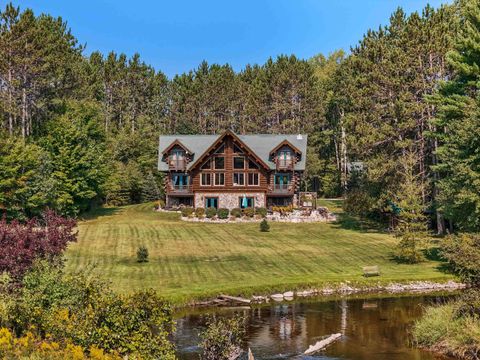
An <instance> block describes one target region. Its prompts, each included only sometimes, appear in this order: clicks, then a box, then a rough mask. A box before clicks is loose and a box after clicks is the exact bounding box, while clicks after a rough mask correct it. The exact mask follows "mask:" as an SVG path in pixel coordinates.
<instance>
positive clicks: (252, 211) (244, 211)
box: [242, 207, 255, 218]
mask: <svg viewBox="0 0 480 360" xmlns="http://www.w3.org/2000/svg"><path fill="white" fill-rule="evenodd" d="M242 214H243V216H245V217H249V218H252V217H253V216H254V215H255V209H254V208H252V207H247V208H245V209H242Z"/></svg>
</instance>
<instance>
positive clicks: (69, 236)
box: [0, 210, 77, 281]
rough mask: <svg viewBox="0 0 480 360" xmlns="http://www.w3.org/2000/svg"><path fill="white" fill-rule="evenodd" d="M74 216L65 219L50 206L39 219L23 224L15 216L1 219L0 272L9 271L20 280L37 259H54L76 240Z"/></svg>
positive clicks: (15, 278)
mask: <svg viewBox="0 0 480 360" xmlns="http://www.w3.org/2000/svg"><path fill="white" fill-rule="evenodd" d="M75 226H76V222H75V220H72V219H66V218H63V217H61V216H59V215H57V214H56V213H55V212H53V211H51V210H47V211H45V212H44V213H43V214H42V217H41V218H40V219H37V218H33V219H31V220H28V221H27V222H26V223H24V224H22V223H20V222H18V221H16V220H14V221H12V222H10V223H8V222H7V220H6V218H5V217H4V218H3V219H2V220H0V274H1V273H3V272H8V273H10V275H11V276H12V278H13V279H14V280H16V281H19V280H20V278H21V277H22V276H23V274H24V273H25V272H26V271H28V269H29V268H30V267H31V266H32V264H33V263H34V262H35V261H36V260H38V259H47V260H53V259H55V258H58V257H59V256H60V255H61V254H62V253H63V251H64V250H65V249H66V247H67V245H68V243H69V242H73V241H76V236H77V234H76V232H74V231H73V229H74V228H75Z"/></svg>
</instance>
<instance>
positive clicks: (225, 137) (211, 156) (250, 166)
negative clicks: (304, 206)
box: [158, 130, 307, 209]
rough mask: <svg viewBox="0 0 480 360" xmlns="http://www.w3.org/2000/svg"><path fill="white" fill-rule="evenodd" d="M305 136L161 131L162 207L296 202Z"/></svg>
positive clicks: (303, 159) (249, 205) (303, 158)
mask: <svg viewBox="0 0 480 360" xmlns="http://www.w3.org/2000/svg"><path fill="white" fill-rule="evenodd" d="M306 151H307V136H306V135H270V134H265V135H263V134H262V135H236V134H235V133H233V132H232V131H229V130H227V131H226V132H224V133H223V134H221V135H162V136H160V140H159V159H158V169H159V171H162V172H164V173H165V196H166V207H167V208H175V207H179V206H181V205H184V206H193V207H195V208H197V207H216V208H227V209H233V208H245V207H270V206H275V205H277V206H284V205H296V202H297V197H298V191H299V189H300V180H301V177H302V174H303V172H304V170H305V160H306V159H305V157H306Z"/></svg>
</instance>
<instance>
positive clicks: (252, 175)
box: [248, 173, 260, 186]
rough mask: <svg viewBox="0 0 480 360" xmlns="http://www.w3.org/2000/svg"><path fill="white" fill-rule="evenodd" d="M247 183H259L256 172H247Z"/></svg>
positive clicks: (255, 184)
mask: <svg viewBox="0 0 480 360" xmlns="http://www.w3.org/2000/svg"><path fill="white" fill-rule="evenodd" d="M248 185H253V186H258V185H260V180H259V177H258V173H248Z"/></svg>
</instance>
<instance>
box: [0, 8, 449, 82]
mask: <svg viewBox="0 0 480 360" xmlns="http://www.w3.org/2000/svg"><path fill="white" fill-rule="evenodd" d="M447 1H448V0H430V1H429V3H430V4H431V5H432V6H434V7H438V6H439V5H440V4H441V3H445V2H447ZM13 2H14V4H16V5H20V6H21V7H22V8H26V7H30V8H32V9H33V10H34V11H35V13H37V14H39V13H41V12H46V13H50V14H52V15H54V16H61V17H62V18H63V19H64V20H66V21H67V22H68V24H69V26H70V28H71V29H72V32H73V34H74V35H75V36H76V37H77V38H78V39H79V41H80V42H81V43H83V44H86V45H87V49H86V53H87V54H88V53H90V52H91V51H94V50H100V51H101V52H103V53H107V52H109V51H110V50H115V51H116V52H124V53H126V54H127V55H129V56H131V55H132V54H134V53H135V52H138V53H140V55H141V58H142V59H143V60H144V61H145V62H146V63H148V64H151V65H153V66H154V67H155V68H156V69H157V70H161V71H163V72H164V73H166V74H167V75H168V76H169V77H172V76H174V75H175V74H177V73H181V72H185V71H188V70H190V69H193V68H195V67H197V66H198V64H199V63H200V62H201V61H202V60H207V61H208V62H209V63H213V62H216V63H221V64H223V63H229V64H231V65H232V66H233V67H234V69H236V70H239V69H241V68H242V67H243V66H244V65H245V64H247V63H260V64H261V63H263V62H265V60H266V59H268V58H269V57H270V56H272V57H275V56H277V55H279V54H295V55H297V56H299V57H301V58H309V57H311V56H313V55H315V54H317V53H320V52H321V53H324V54H328V53H330V52H332V51H333V50H336V49H340V48H343V49H346V50H348V49H349V48H350V46H351V45H355V44H356V43H357V42H358V41H359V40H360V39H361V37H362V35H363V34H364V33H365V32H366V31H367V30H368V29H369V28H375V29H376V28H378V26H379V25H380V24H385V23H387V22H388V18H389V16H390V14H391V13H392V12H393V11H394V10H395V9H396V8H397V7H398V6H401V7H402V8H403V9H404V10H405V11H406V12H408V13H410V12H412V11H421V9H422V8H423V7H424V6H425V5H426V4H427V0H328V1H327V0H325V1H324V0H257V1H254V0H237V1H228V0H223V1H222V0H197V1H195V0H188V1H187V0H184V1H182V0H172V1H160V0H159V1H154V0H136V1H131V0H72V1H70V0H63V1H62V0H22V1H18V0H14V1H13ZM2 3H3V4H2ZM0 4H1V5H2V8H3V7H4V5H5V1H4V0H0Z"/></svg>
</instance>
